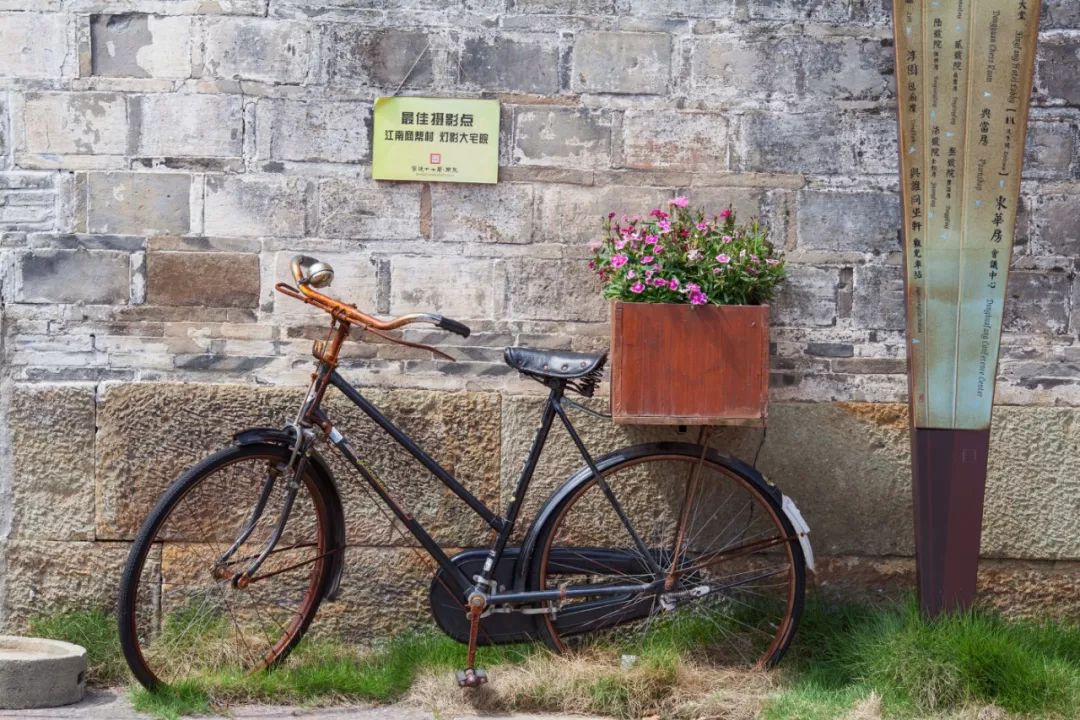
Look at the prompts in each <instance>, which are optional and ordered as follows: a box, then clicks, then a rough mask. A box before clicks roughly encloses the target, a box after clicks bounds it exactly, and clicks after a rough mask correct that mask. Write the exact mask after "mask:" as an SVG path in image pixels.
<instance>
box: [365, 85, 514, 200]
mask: <svg viewBox="0 0 1080 720" xmlns="http://www.w3.org/2000/svg"><path fill="white" fill-rule="evenodd" d="M373 132H374V142H373V151H372V154H373V157H372V167H371V176H372V177H373V178H375V179H376V180H421V181H427V182H432V181H434V182H464V183H494V182H497V181H498V179H499V101H498V100H464V99H458V98H422V97H382V98H378V99H376V100H375V123H374V130H373Z"/></svg>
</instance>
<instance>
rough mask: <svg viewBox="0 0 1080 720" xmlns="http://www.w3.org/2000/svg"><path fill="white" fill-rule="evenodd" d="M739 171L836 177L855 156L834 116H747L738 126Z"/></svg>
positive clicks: (846, 168)
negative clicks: (834, 175) (816, 174)
mask: <svg viewBox="0 0 1080 720" xmlns="http://www.w3.org/2000/svg"><path fill="white" fill-rule="evenodd" d="M735 162H736V163H737V165H736V166H737V167H738V169H740V170H749V171H765V172H792V173H820V174H837V173H842V172H845V171H849V172H850V171H851V170H852V169H853V166H854V156H853V152H852V148H851V143H850V142H848V141H847V140H845V138H844V134H843V124H842V122H841V117H840V116H839V115H838V114H836V113H805V114H773V113H764V112H753V113H747V114H746V115H744V116H742V118H741V120H740V125H739V147H738V159H737V161H735Z"/></svg>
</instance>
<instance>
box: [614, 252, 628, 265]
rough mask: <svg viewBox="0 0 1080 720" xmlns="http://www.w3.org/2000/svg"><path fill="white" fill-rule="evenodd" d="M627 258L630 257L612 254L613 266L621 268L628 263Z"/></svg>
mask: <svg viewBox="0 0 1080 720" xmlns="http://www.w3.org/2000/svg"><path fill="white" fill-rule="evenodd" d="M627 260H628V258H627V257H626V256H625V255H612V256H611V267H613V268H621V267H622V266H623V265H625V264H626V261H627Z"/></svg>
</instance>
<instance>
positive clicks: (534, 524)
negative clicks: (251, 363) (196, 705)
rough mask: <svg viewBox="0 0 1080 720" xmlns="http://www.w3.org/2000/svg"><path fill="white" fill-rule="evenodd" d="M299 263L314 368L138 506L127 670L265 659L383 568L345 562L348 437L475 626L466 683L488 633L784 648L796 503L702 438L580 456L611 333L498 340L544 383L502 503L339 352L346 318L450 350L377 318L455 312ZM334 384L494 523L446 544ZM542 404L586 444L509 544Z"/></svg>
mask: <svg viewBox="0 0 1080 720" xmlns="http://www.w3.org/2000/svg"><path fill="white" fill-rule="evenodd" d="M291 269H292V274H293V279H294V281H295V283H296V284H295V286H293V285H288V284H285V283H278V284H277V286H276V289H277V290H278V291H279V292H282V293H284V294H285V295H288V296H289V297H291V298H295V299H296V300H299V301H302V302H304V303H307V304H308V305H312V306H314V307H316V308H318V309H320V310H323V311H325V312H326V313H327V314H328V315H329V328H328V333H327V335H326V337H325V339H321V340H317V341H315V342H314V344H313V347H312V354H313V355H314V360H315V368H314V372H313V374H312V379H311V383H310V385H309V387H308V389H307V393H306V394H305V396H304V399H303V402H302V403H301V405H300V407H299V409H298V410H297V411H296V413H295V414H294V415H293V417H292V419H291V420H290V421H288V422H285V423H283V425H282V427H256V428H249V429H246V430H242V431H240V432H238V433H236V434H235V436H234V439H233V443H232V444H231V445H230V446H228V447H226V448H224V449H222V450H220V451H218V452H216V453H214V454H212V455H210V456H209V457H207V458H206V459H204V460H202V461H201V462H199V463H197V464H196V465H194V466H193V467H191V468H190V469H189V470H187V471H186V472H185V473H184V474H182V475H181V476H180V477H179V478H178V479H177V480H176V481H175V482H174V483H173V484H172V485H171V486H170V487H169V489H168V490H167V491H166V492H165V494H164V495H163V496H162V497H161V498H160V500H159V501H158V503H157V505H156V507H154V509H153V510H152V511H151V512H150V514H149V516H148V517H147V518H146V520H145V522H144V523H143V525H142V527H141V529H140V531H139V533H138V535H137V537H136V539H135V541H134V543H133V545H132V547H131V550H130V554H129V557H128V561H127V565H126V567H125V569H124V574H123V578H122V581H121V590H120V599H119V610H118V622H119V631H120V638H121V644H122V646H123V651H124V655H125V657H126V659H127V662H128V665H129V666H130V668H131V671H132V673H133V674H134V676H135V677H136V679H137V680H138V681H139V682H140V683H142V684H143V685H145V686H147V687H149V688H155V687H158V686H161V685H171V684H175V683H178V682H181V681H183V680H185V679H189V678H192V677H197V676H199V675H203V674H213V673H221V672H233V671H236V670H244V671H257V670H262V669H268V668H271V667H273V666H275V665H277V664H278V663H281V662H282V661H283V660H284V659H285V658H286V657H287V656H288V655H289V653H290V651H292V650H293V648H295V647H296V645H297V643H298V642H300V640H301V638H302V637H303V636H304V635H305V633H306V632H309V630H311V628H312V622H313V620H315V618H316V615H317V613H318V611H319V609H320V606H321V605H322V604H323V603H332V602H334V600H335V599H336V598H337V597H338V594H339V591H340V589H341V586H342V583H344V582H349V583H352V582H355V583H359V584H361V586H363V585H364V584H365V583H366V582H368V581H373V580H374V579H376V578H378V577H380V576H385V575H386V574H387V573H394V572H395V569H394V568H392V567H382V566H380V567H365V566H358V565H355V564H354V565H350V566H349V568H348V573H347V575H346V573H345V569H346V562H345V560H346V553H347V550H348V548H349V547H350V545H349V542H348V540H347V538H348V534H347V532H346V528H347V521H348V518H347V517H346V514H345V510H344V509H343V504H342V496H341V494H340V492H339V489H338V484H337V480H336V479H335V478H334V476H333V474H332V473H331V470H330V466H329V464H328V463H327V461H326V459H325V458H324V457H323V455H322V454H321V452H320V451H319V447H320V446H321V445H327V446H329V447H331V448H333V449H334V450H336V451H337V452H339V453H340V454H341V456H343V458H344V459H345V461H346V462H347V464H348V465H349V466H350V467H351V468H352V469H354V470H355V473H356V475H357V476H358V477H359V479H360V487H361V488H364V489H365V490H366V491H367V492H368V493H369V494H370V495H371V499H372V500H373V501H374V502H376V503H378V504H379V506H380V507H381V508H382V510H383V511H384V512H386V513H387V514H388V516H390V518H391V519H393V520H396V523H393V525H394V527H396V528H398V529H399V531H401V532H403V533H404V532H406V531H407V532H408V533H409V537H408V540H409V545H410V546H411V547H413V548H414V549H415V551H416V552H418V553H421V554H423V555H424V556H425V557H428V558H430V559H431V561H433V564H434V565H433V567H434V568H435V571H434V574H433V578H432V582H431V588H430V593H429V603H430V608H431V613H432V615H433V617H434V619H435V622H436V623H437V624H438V626H439V627H440V628H441V629H442V630H443V631H444V632H446V633H447V634H448V635H450V636H451V637H453V638H455V639H457V640H458V641H460V642H462V643H465V644H467V645H468V652H467V661H466V663H465V664H466V667H465V668H464V669H462V670H461V671H460V672H459V673H458V681H459V683H460V684H461V685H463V686H470V687H471V686H476V685H479V684H481V683H483V682H486V679H487V676H486V674H485V673H484V671H483V670H481V669H479V668H477V667H476V662H475V660H476V654H477V648H478V647H480V646H484V645H488V644H496V643H513V642H530V641H542V642H544V643H546V644H547V646H548V647H550V648H551V649H552V650H553V651H555V652H559V653H562V652H568V651H574V650H576V649H578V648H581V647H584V646H588V645H590V644H592V643H594V642H597V641H604V639H605V638H610V637H611V636H612V634H615V633H618V634H620V635H621V636H625V637H626V638H629V639H630V641H633V638H634V637H636V635H635V633H648V632H649V631H650V630H651V629H652V628H655V627H657V626H658V625H660V624H665V625H670V626H673V627H674V628H675V630H676V631H681V632H684V634H685V636H686V637H688V638H691V639H692V640H693V644H694V646H695V647H696V649H697V650H699V651H700V652H702V653H704V654H706V655H708V657H709V658H711V659H713V660H716V661H718V662H730V663H735V664H742V665H757V666H771V665H772V664H774V663H776V662H777V661H778V660H779V659H780V658H781V656H782V655H783V654H784V652H785V650H786V649H787V647H788V645H789V643H790V642H791V639H792V637H793V635H794V634H795V631H796V628H797V627H798V623H799V616H800V613H801V611H802V606H803V595H804V588H805V571H806V567H807V565H808V564H810V566H811V567H812V563H813V555H812V553H811V550H810V545H809V542H808V539H807V533H808V528H807V527H806V524H805V522H803V519H802V517H801V516H800V515H799V512H798V510H797V508H796V507H795V505H794V503H792V502H791V501H790V499H788V498H786V497H785V496H784V495H783V494H782V493H781V492H780V490H779V489H777V488H776V487H775V486H774V485H772V484H770V483H769V482H767V481H766V480H765V478H764V477H763V476H762V475H761V473H759V472H758V471H757V470H756V469H755V468H754V467H752V466H751V465H748V464H746V463H744V462H741V461H739V460H737V459H735V458H731V457H728V456H725V455H723V454H721V453H719V452H717V451H716V450H714V449H711V448H709V447H707V443H705V444H692V443H681V442H656V443H648V444H642V445H636V446H632V447H627V448H624V449H621V450H616V451H614V452H610V453H607V454H604V455H602V456H599V457H594V456H593V455H592V454H591V453H590V452H589V450H588V448H587V447H586V445H585V443H584V441H583V440H582V438H581V436H580V434H579V433H578V431H577V430H576V429H575V427H574V424H573V423H572V422H571V419H570V414H569V412H568V411H575V410H579V409H583V410H588V408H586V407H585V406H583V405H580V404H579V403H577V402H576V401H574V400H573V399H572V398H570V397H568V393H576V394H578V395H581V396H591V395H592V394H593V393H594V391H595V390H596V388H597V385H598V383H599V381H600V379H601V373H602V371H603V368H604V364H605V361H606V353H596V354H590V353H574V352H564V351H548V350H537V349H531V348H522V347H510V348H507V349H506V351H505V361H506V362H507V363H508V364H509V365H510V366H511V367H512V368H514V369H516V370H518V371H519V372H520V373H522V374H523V375H524V376H526V377H528V378H531V379H533V380H535V381H537V382H539V383H541V384H542V385H543V386H544V387H546V388H547V399H546V402H545V403H544V406H543V411H542V413H541V416H540V418H539V426H538V429H537V431H536V435H535V438H534V441H533V444H532V447H531V449H530V450H529V451H528V454H527V456H526V458H525V460H524V465H523V467H522V470H521V473H520V476H519V478H518V480H517V483H516V485H515V487H514V489H513V491H512V493H511V495H510V497H509V501H508V503H507V505H506V508H505V511H504V512H503V513H497V512H495V511H494V510H492V509H491V508H489V507H488V506H487V505H486V504H485V503H484V502H482V501H481V500H480V499H479V498H477V497H476V496H475V495H474V494H473V493H471V492H470V491H469V490H468V488H466V487H465V486H464V485H463V484H462V483H461V482H460V481H459V480H458V479H457V478H456V477H455V476H454V474H453V473H452V472H450V471H448V470H447V469H445V468H444V467H443V466H442V465H440V464H439V462H438V461H437V460H436V459H435V458H434V457H433V456H432V455H431V454H429V453H428V452H427V451H425V450H424V449H423V448H421V447H420V446H419V445H417V443H416V442H415V441H414V440H413V439H412V438H411V437H410V436H409V435H408V434H406V433H405V432H404V431H402V430H401V429H400V428H399V427H398V426H397V425H395V424H394V422H393V421H392V420H391V419H390V418H388V417H387V416H386V415H384V414H383V413H382V411H380V410H379V408H377V407H376V406H375V405H374V404H372V403H371V402H370V401H369V400H368V399H367V398H365V397H364V395H363V394H362V393H361V392H360V391H359V390H358V389H357V388H356V387H354V386H353V385H351V384H350V383H349V382H348V381H346V380H345V378H344V377H342V375H341V374H340V373H339V372H338V360H339V355H340V352H341V349H342V346H343V344H344V343H345V342H346V340H348V339H349V337H350V332H351V331H352V329H353V328H359V329H363V330H364V331H367V332H371V333H376V334H379V335H382V336H383V337H386V338H387V339H390V340H393V341H394V342H402V343H404V344H406V345H413V346H416V347H421V348H426V349H429V350H432V351H433V352H436V353H439V354H440V355H443V356H444V357H448V356H446V355H445V353H442V352H441V351H439V350H437V349H435V348H431V347H429V346H426V345H421V344H419V343H413V342H411V341H406V340H405V339H404V338H402V337H399V336H396V335H393V334H390V332H391V331H394V330H396V329H398V328H403V327H405V326H408V325H412V324H417V323H425V324H430V325H433V326H435V327H437V328H441V329H443V330H445V331H449V332H453V333H457V334H458V335H462V336H465V337H468V335H469V333H470V330H469V328H468V327H467V326H465V325H464V324H462V323H460V322H457V321H455V320H452V319H449V318H445V317H442V316H441V315H436V314H428V313H424V314H410V315H402V316H400V317H394V318H390V319H380V318H379V317H377V316H375V315H372V314H369V313H366V312H363V311H362V310H360V309H358V308H357V307H355V306H353V305H350V304H347V303H344V302H342V301H339V300H337V299H334V298H332V297H330V296H329V295H326V294H324V292H322V289H324V288H326V287H328V286H329V285H330V283H331V281H332V279H333V269H332V268H331V267H330V266H329V265H327V264H326V263H322V262H319V261H318V260H316V259H314V258H310V257H306V256H302V255H301V256H296V257H295V258H293V260H292V263H291ZM331 388H333V389H334V390H336V391H338V392H340V393H341V394H342V395H344V397H345V398H347V399H348V400H349V401H351V402H352V403H353V404H355V405H356V406H357V407H358V408H359V409H360V410H361V411H362V412H363V414H364V415H366V416H367V417H368V418H370V420H371V421H373V422H374V423H375V424H376V425H377V426H378V427H379V428H381V429H382V430H383V431H384V432H385V434H386V436H387V438H388V441H390V442H393V443H396V444H397V445H400V446H401V447H402V448H404V449H405V450H406V451H407V452H408V453H409V454H410V455H411V456H412V457H414V458H415V459H416V460H417V461H419V463H420V464H421V465H423V467H424V468H426V469H427V470H428V471H429V472H430V473H431V475H433V476H434V478H435V479H436V480H437V481H439V482H441V483H442V484H444V485H445V486H446V487H447V488H449V490H450V491H452V493H453V494H454V495H455V496H456V497H457V498H459V499H460V500H461V501H462V503H463V505H464V507H465V508H467V509H468V511H471V512H473V513H476V514H477V515H478V516H479V517H480V518H481V520H482V521H483V523H485V524H486V526H487V527H488V528H490V534H491V541H490V544H489V545H488V546H487V547H482V548H473V549H468V550H465V551H462V552H459V553H457V554H455V555H454V556H453V557H450V556H448V555H447V553H446V552H445V551H444V550H443V549H442V547H440V545H439V544H438V543H437V542H436V541H435V540H434V539H433V538H432V535H431V534H430V533H429V532H428V531H427V530H426V529H425V528H424V527H423V525H422V524H421V523H420V522H419V521H418V520H417V519H416V517H415V516H414V515H413V514H412V513H410V511H409V510H408V509H407V508H405V507H403V505H402V503H401V502H399V501H398V499H396V496H395V494H394V492H393V490H392V489H391V488H390V487H388V486H387V484H386V483H384V482H383V480H382V479H381V478H380V476H379V473H378V470H377V468H375V467H373V466H372V465H371V464H370V463H369V462H368V461H366V460H365V459H364V455H365V453H364V448H359V449H357V448H355V447H353V445H351V444H350V442H349V441H348V439H347V438H346V437H345V436H344V435H343V434H342V433H341V432H340V431H339V429H338V428H337V427H335V424H334V421H333V419H332V418H331V417H330V416H329V414H328V412H327V410H326V408H325V407H324V406H323V400H324V398H325V397H326V394H327V392H328V391H329V390H330V389H331ZM556 419H557V420H558V421H559V423H560V424H561V425H562V426H563V427H564V428H565V430H566V432H567V433H568V434H569V436H570V438H571V440H572V442H573V444H574V445H575V446H576V448H577V450H578V452H579V453H580V455H581V459H582V462H583V465H582V467H581V469H580V470H578V471H577V472H576V473H574V474H573V475H572V476H571V477H569V478H568V479H567V480H566V481H565V482H564V483H563V484H562V485H561V486H560V487H559V488H558V489H557V490H556V491H555V492H554V493H553V494H552V495H551V496H550V497H549V498H548V499H547V500H546V501H545V502H544V503H543V504H542V505H541V506H540V509H539V511H538V512H537V513H536V515H535V517H534V518H533V519H532V520H531V522H530V524H529V525H528V529H527V530H526V531H525V532H524V534H523V535H522V536H521V537H522V538H523V539H522V540H521V542H520V544H517V543H515V544H511V542H510V540H511V538H512V537H516V536H515V535H514V530H515V528H516V527H517V526H518V524H519V520H520V518H519V514H520V511H521V508H522V506H523V502H524V500H525V497H526V493H527V492H528V489H529V484H530V481H531V480H532V478H533V474H534V472H535V470H536V467H537V463H538V461H539V459H540V456H541V453H542V451H543V449H544V446H545V443H546V441H547V439H548V435H549V432H550V431H551V430H552V426H553V425H554V424H555V421H556ZM402 528H403V530H401V529H402ZM381 601H382V602H386V603H395V602H405V601H406V599H405V597H404V595H402V596H401V597H395V596H394V595H393V594H389V595H386V596H384V597H382V598H381ZM315 627H318V625H316V626H315ZM328 631H329V630H328Z"/></svg>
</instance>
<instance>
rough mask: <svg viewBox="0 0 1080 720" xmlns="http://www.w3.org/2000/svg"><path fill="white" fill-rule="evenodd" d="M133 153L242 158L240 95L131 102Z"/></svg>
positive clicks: (152, 97) (156, 97) (146, 98)
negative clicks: (133, 137) (134, 139)
mask: <svg viewBox="0 0 1080 720" xmlns="http://www.w3.org/2000/svg"><path fill="white" fill-rule="evenodd" d="M131 118H132V126H133V127H132V131H133V134H135V135H136V138H137V139H136V142H135V147H134V152H135V154H136V155H139V156H142V157H148V156H149V157H177V156H183V157H199V158H218V157H240V156H241V155H242V154H243V146H244V109H243V102H242V98H241V97H240V96H238V95H187V94H182V95H181V94H174V95H144V96H142V97H136V98H134V99H133V100H132V104H131Z"/></svg>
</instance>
